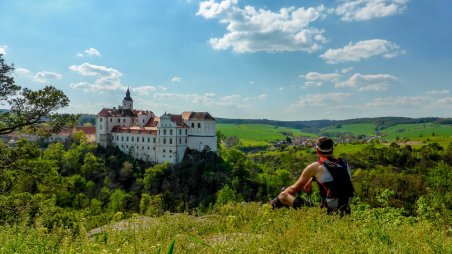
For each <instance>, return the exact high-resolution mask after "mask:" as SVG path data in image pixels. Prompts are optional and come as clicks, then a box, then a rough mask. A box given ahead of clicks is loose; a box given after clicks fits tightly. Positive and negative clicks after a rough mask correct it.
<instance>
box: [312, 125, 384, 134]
mask: <svg viewBox="0 0 452 254" xmlns="http://www.w3.org/2000/svg"><path fill="white" fill-rule="evenodd" d="M376 127H377V126H376V125H375V124H371V123H357V124H343V125H340V126H332V127H328V128H325V129H322V130H321V132H322V133H325V134H326V135H328V133H348V134H351V135H354V136H358V135H366V136H374V135H375V128H376Z"/></svg>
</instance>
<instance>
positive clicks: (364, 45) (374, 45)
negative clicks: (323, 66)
mask: <svg viewBox="0 0 452 254" xmlns="http://www.w3.org/2000/svg"><path fill="white" fill-rule="evenodd" d="M405 53H406V52H405V51H404V50H402V49H400V47H399V46H398V45H397V44H395V43H393V42H390V41H387V40H381V39H374V40H367V41H359V42H357V43H355V44H352V43H351V42H350V43H349V44H348V45H347V46H345V47H343V48H338V49H328V50H327V51H326V52H325V53H323V54H322V55H320V57H321V58H322V59H323V60H325V61H326V62H327V63H329V64H337V63H342V62H357V61H360V60H363V59H367V58H370V57H373V56H382V57H384V58H393V57H396V56H399V55H402V54H405Z"/></svg>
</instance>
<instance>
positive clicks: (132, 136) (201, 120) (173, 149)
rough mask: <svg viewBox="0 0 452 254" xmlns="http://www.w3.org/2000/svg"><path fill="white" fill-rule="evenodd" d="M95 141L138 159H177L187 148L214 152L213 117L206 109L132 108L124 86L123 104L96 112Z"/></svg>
mask: <svg viewBox="0 0 452 254" xmlns="http://www.w3.org/2000/svg"><path fill="white" fill-rule="evenodd" d="M96 143H98V144H100V145H101V146H103V147H107V146H117V147H118V148H119V149H120V150H121V151H123V152H124V153H131V154H132V156H134V157H135V158H138V159H142V160H146V161H153V162H157V163H162V162H166V161H167V162H170V163H176V162H180V161H181V160H182V158H183V157H184V153H185V150H186V149H187V148H191V149H196V150H198V151H201V150H203V149H205V148H208V149H210V150H211V151H214V152H216V151H217V136H216V129H215V119H214V118H213V117H212V116H211V115H210V114H209V113H208V112H183V113H182V114H181V115H174V114H167V113H165V114H164V115H162V116H161V117H158V116H156V115H155V114H154V113H153V112H152V111H148V110H145V111H144V110H136V109H133V100H132V98H131V97H130V91H129V89H127V92H126V97H124V99H123V100H122V106H119V107H118V108H116V107H113V108H112V109H110V108H103V109H102V110H101V111H100V112H99V113H98V114H97V115H96Z"/></svg>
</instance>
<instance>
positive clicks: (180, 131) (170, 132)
mask: <svg viewBox="0 0 452 254" xmlns="http://www.w3.org/2000/svg"><path fill="white" fill-rule="evenodd" d="M161 130H162V129H159V135H160V134H161ZM163 135H166V129H163ZM169 135H170V136H172V135H173V130H172V129H170V130H169ZM179 135H182V129H179ZM185 135H187V129H185Z"/></svg>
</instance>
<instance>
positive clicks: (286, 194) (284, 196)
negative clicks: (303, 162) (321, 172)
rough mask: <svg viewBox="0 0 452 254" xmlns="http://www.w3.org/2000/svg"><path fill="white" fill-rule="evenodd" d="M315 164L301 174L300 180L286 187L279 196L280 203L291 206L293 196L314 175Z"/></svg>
mask: <svg viewBox="0 0 452 254" xmlns="http://www.w3.org/2000/svg"><path fill="white" fill-rule="evenodd" d="M317 166H318V164H317V162H314V163H311V164H310V165H308V166H307V167H306V168H305V169H304V170H303V173H301V176H300V178H298V180H297V182H295V183H294V184H293V185H291V186H289V187H287V188H286V189H285V190H284V191H283V192H281V193H280V194H279V196H278V197H279V199H280V201H281V202H282V203H283V204H284V205H287V206H293V202H294V200H295V194H297V193H298V192H299V191H300V190H301V189H302V188H303V187H304V186H305V185H306V184H307V183H308V182H309V181H310V180H311V178H312V177H313V176H314V175H315V172H316V167H317Z"/></svg>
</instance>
